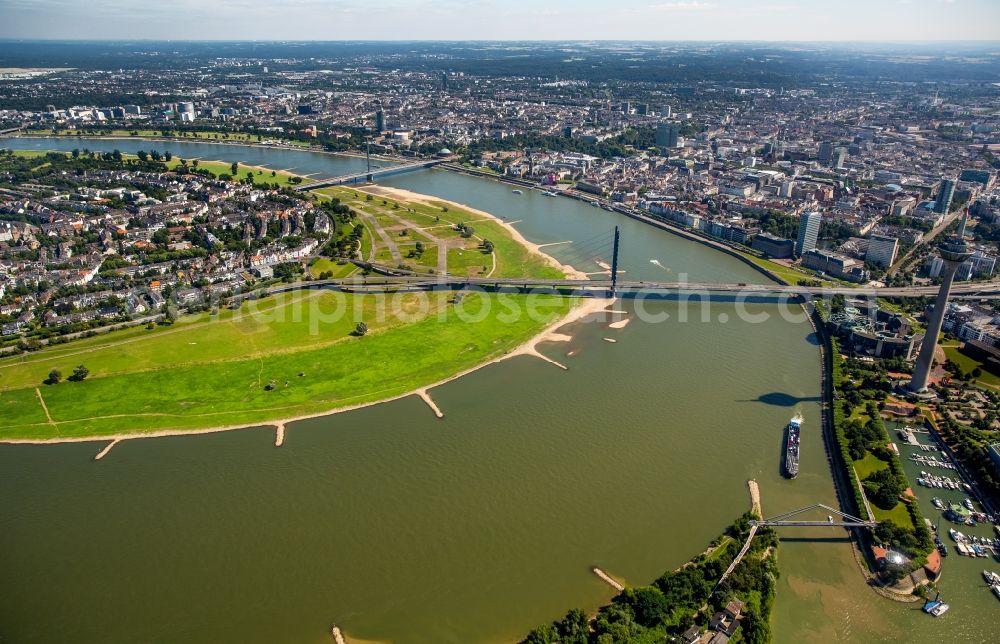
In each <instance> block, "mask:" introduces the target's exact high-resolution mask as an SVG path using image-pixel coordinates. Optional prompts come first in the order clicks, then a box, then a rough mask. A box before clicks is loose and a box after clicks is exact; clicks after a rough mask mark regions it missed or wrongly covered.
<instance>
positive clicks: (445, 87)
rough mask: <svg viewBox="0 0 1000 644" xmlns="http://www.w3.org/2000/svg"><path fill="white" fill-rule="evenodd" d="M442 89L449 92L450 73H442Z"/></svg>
mask: <svg viewBox="0 0 1000 644" xmlns="http://www.w3.org/2000/svg"><path fill="white" fill-rule="evenodd" d="M441 89H442V90H444V91H448V72H441Z"/></svg>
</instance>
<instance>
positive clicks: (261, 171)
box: [126, 155, 297, 186]
mask: <svg viewBox="0 0 1000 644" xmlns="http://www.w3.org/2000/svg"><path fill="white" fill-rule="evenodd" d="M126 156H129V157H130V156H131V155H126ZM187 161H188V164H189V165H190V164H191V161H192V160H191V159H187ZM164 163H165V165H166V166H167V168H169V169H171V170H173V169H175V168H177V166H179V165H180V164H181V160H180V159H179V158H178V157H176V156H174V157H173V158H171V159H170V161H165V162H164ZM197 167H198V168H199V169H201V170H208V171H210V172H211V173H212V174H214V175H215V176H219V175H220V174H230V173H231V172H232V169H233V168H232V163H230V162H227V161H202V160H199V161H198V166H197ZM247 172H252V173H253V178H254V181H255V182H256V183H268V184H271V183H277V184H278V185H279V186H294V185H296V184H294V183H292V178H293V177H295V176H297V175H294V174H292V173H291V172H285V171H283V170H273V171H272V170H271V169H270V168H266V167H264V166H256V165H243V164H240V165H239V166H237V178H238V179H244V178H245V177H246V175H247ZM271 172H274V176H271Z"/></svg>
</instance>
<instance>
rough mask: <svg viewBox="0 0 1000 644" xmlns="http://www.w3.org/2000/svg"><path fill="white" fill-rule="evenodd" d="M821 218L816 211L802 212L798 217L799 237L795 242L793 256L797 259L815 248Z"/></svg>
mask: <svg viewBox="0 0 1000 644" xmlns="http://www.w3.org/2000/svg"><path fill="white" fill-rule="evenodd" d="M821 223H823V216H822V215H821V214H819V213H818V212H816V211H812V212H804V213H802V216H801V217H799V235H798V237H797V238H796V240H795V254H796V255H798V256H799V257H801V256H802V254H803V253H805V252H806V251H809V250H812V249H814V248H816V240H817V239H819V226H820V224H821Z"/></svg>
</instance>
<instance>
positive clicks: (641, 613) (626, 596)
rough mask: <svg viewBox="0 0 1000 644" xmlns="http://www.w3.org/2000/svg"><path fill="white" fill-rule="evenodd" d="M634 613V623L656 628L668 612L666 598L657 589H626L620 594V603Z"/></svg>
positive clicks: (648, 587) (647, 587)
mask: <svg viewBox="0 0 1000 644" xmlns="http://www.w3.org/2000/svg"><path fill="white" fill-rule="evenodd" d="M621 603H623V604H625V605H626V606H628V607H630V608H631V609H632V612H633V613H635V621H637V622H638V623H640V624H642V625H643V626H657V625H659V624H660V623H662V622H663V619H664V617H666V615H667V613H668V612H669V610H670V607H669V606H668V605H667V598H666V597H665V596H664V595H663V593H662V592H660V590H659V589H658V588H654V587H652V586H645V587H643V588H626V589H625V590H624V591H623V592H622V602H621Z"/></svg>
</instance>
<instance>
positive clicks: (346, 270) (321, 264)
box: [309, 257, 359, 279]
mask: <svg viewBox="0 0 1000 644" xmlns="http://www.w3.org/2000/svg"><path fill="white" fill-rule="evenodd" d="M358 270H359V269H358V267H357V265H355V264H354V263H353V262H345V263H343V264H341V263H338V262H336V261H334V260H332V259H329V258H327V257H317V258H316V259H314V260H313V261H312V262H311V263H310V264H309V274H310V275H312V276H313V277H319V276H320V274H322V273H327V272H328V273H333V275H331V276H330V279H339V278H342V277H348V276H349V275H351V274H352V273H355V272H356V271H358Z"/></svg>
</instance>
